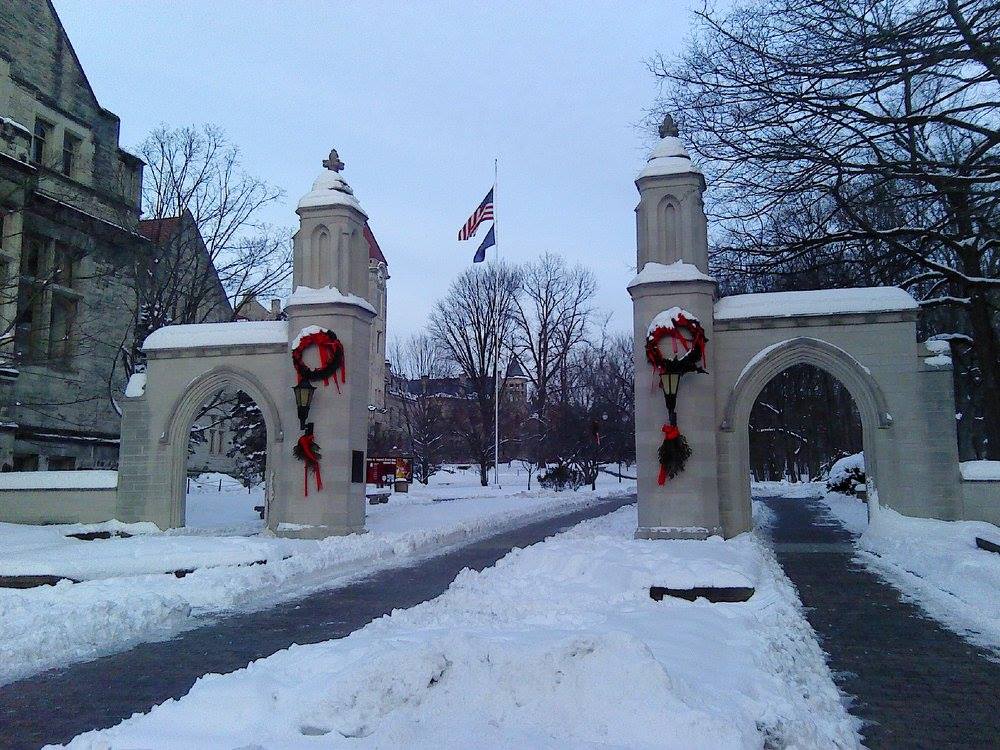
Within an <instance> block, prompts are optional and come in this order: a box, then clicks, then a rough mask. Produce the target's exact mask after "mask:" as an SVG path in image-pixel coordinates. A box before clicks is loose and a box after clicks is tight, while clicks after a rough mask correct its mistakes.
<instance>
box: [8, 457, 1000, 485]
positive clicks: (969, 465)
mask: <svg viewBox="0 0 1000 750" xmlns="http://www.w3.org/2000/svg"><path fill="white" fill-rule="evenodd" d="M958 467H959V469H961V471H962V479H964V480H965V481H966V482H1000V461H962V463H960V464H959V465H958ZM0 476H3V474H0Z"/></svg>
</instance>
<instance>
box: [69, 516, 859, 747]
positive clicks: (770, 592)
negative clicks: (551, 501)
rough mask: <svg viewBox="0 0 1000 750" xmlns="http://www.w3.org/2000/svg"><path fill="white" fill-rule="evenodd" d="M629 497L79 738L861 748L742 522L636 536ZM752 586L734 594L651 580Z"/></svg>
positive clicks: (790, 593)
mask: <svg viewBox="0 0 1000 750" xmlns="http://www.w3.org/2000/svg"><path fill="white" fill-rule="evenodd" d="M635 523H636V521H635V510H634V508H625V509H622V510H621V511H618V512H617V513H614V514H612V515H610V516H607V517H605V518H602V519H598V520H596V521H592V522H586V523H584V524H581V525H580V526H578V527H576V528H574V529H573V530H571V531H570V532H567V533H565V534H561V535H558V536H556V537H553V538H552V539H549V540H548V541H546V542H544V543H542V544H538V545H534V546H532V547H529V548H528V549H523V550H515V551H513V552H512V553H511V554H509V555H507V556H506V557H505V558H503V559H502V560H500V561H499V562H498V563H497V565H496V566H494V567H492V568H488V569H487V570H485V571H483V572H481V573H477V572H472V571H469V570H466V571H463V572H462V573H461V574H459V576H458V577H457V578H456V580H455V582H454V583H453V584H452V585H451V587H450V588H449V590H448V591H447V592H446V593H445V594H443V595H442V596H440V597H438V598H437V599H434V600H432V601H429V602H426V603H424V604H421V605H419V606H417V607H413V608H411V609H406V610H396V611H394V612H393V613H392V614H391V615H389V616H386V617H383V618H381V619H379V620H376V621H375V622H373V623H371V624H369V625H368V626H367V627H365V628H362V629H361V630H359V631H356V632H355V633H352V634H351V635H350V636H348V637H347V638H344V639H340V640H335V641H327V642H325V643H319V644H314V645H309V646H294V647H292V648H289V649H287V650H284V651H280V652H278V653H276V654H274V655H273V656H271V657H268V658H266V659H262V660H259V661H256V662H254V663H252V664H251V665H249V666H248V667H247V668H246V669H243V670H240V671H237V672H234V673H231V674H228V675H209V676H206V677H203V678H202V679H200V680H199V681H198V682H197V683H196V684H195V685H194V687H193V688H192V689H191V691H190V693H189V694H188V695H187V696H185V697H183V698H181V699H180V700H177V701H167V702H166V703H164V704H162V705H160V706H158V707H156V708H154V709H153V710H152V711H151V712H150V713H148V714H146V715H136V716H134V717H132V718H131V719H128V720H126V721H125V722H123V723H122V724H120V725H119V726H118V727H116V728H113V729H110V730H104V731H97V732H90V733H87V734H85V735H81V736H80V737H78V738H76V739H75V740H74V741H73V742H72V743H71V745H70V746H71V747H75V748H108V747H113V748H118V747H146V748H162V747H185V748H191V749H192V750H197V749H198V748H215V747H248V746H253V747H282V748H298V747H315V746H318V745H322V746H323V747H330V748H336V747H352V748H376V747H379V748H385V747H407V748H441V747H476V748H508V747H530V748H564V747H598V746H600V747H606V746H613V747H629V748H650V749H651V748H706V749H707V748H712V749H713V750H714V749H716V748H760V747H792V746H795V747H825V748H826V747H828V748H857V747H859V742H858V737H857V735H856V732H855V728H854V723H853V720H852V719H851V718H850V717H849V716H848V715H847V713H846V711H845V709H844V707H843V705H842V702H841V699H840V695H839V693H838V691H837V689H836V688H835V686H834V684H833V682H832V679H831V676H830V673H829V670H828V668H827V667H826V664H825V662H824V659H823V654H822V652H821V650H820V649H819V646H818V645H817V643H816V641H815V636H814V634H813V632H812V630H811V629H810V628H809V626H808V624H807V623H806V621H805V619H804V618H803V615H802V613H801V610H800V607H799V605H798V601H797V598H796V596H795V593H794V590H793V589H792V587H791V585H790V584H789V583H788V582H787V580H786V579H785V578H784V576H783V575H782V574H781V571H780V569H779V568H778V567H777V564H776V563H775V561H774V560H773V558H772V557H771V555H770V553H769V552H768V551H767V549H766V548H765V547H764V546H763V545H762V544H761V543H760V542H758V541H756V540H755V539H753V538H752V537H751V536H750V535H743V536H742V537H739V538H737V539H734V540H730V541H725V542H724V541H722V540H721V539H719V538H714V539H711V540H709V541H707V542H692V541H670V542H665V541H653V542H651V541H637V540H633V539H632V538H631V535H632V532H633V531H634V529H635ZM734 574H735V577H737V578H739V579H740V580H752V581H753V582H754V584H755V585H756V587H757V593H756V595H755V596H754V597H753V598H752V599H751V600H750V601H749V602H746V603H743V604H715V605H713V604H709V603H707V602H706V601H704V600H699V601H696V602H687V601H683V600H680V599H666V600H664V601H663V602H654V601H652V600H651V599H650V598H649V585H650V584H652V583H662V582H664V581H666V580H672V581H675V582H684V583H685V584H686V585H695V584H699V583H700V584H723V585H725V584H726V583H728V582H730V581H732V580H734Z"/></svg>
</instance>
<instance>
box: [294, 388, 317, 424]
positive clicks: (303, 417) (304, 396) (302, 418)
mask: <svg viewBox="0 0 1000 750" xmlns="http://www.w3.org/2000/svg"><path fill="white" fill-rule="evenodd" d="M292 392H293V393H294V394H295V409H296V411H297V412H298V415H299V427H300V428H301V429H302V430H305V429H306V421H307V420H308V419H309V409H310V408H311V407H312V400H313V394H314V393H315V392H316V386H314V385H313V384H312V383H310V382H309V381H308V380H306V379H303V380H302V381H301V382H300V383H299V384H298V385H293V386H292Z"/></svg>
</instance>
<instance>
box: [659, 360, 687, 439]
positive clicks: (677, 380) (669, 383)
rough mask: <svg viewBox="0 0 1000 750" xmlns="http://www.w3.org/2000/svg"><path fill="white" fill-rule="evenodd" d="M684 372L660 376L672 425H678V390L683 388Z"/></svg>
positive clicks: (665, 373)
mask: <svg viewBox="0 0 1000 750" xmlns="http://www.w3.org/2000/svg"><path fill="white" fill-rule="evenodd" d="M683 374H684V373H683V372H669V371H668V372H664V373H662V374H661V375H660V385H661V386H662V388H663V399H664V400H665V401H666V402H667V411H668V412H669V413H670V424H672V425H675V426H676V425H677V411H676V410H677V389H678V388H680V386H681V376H682V375H683Z"/></svg>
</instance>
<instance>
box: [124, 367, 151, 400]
mask: <svg viewBox="0 0 1000 750" xmlns="http://www.w3.org/2000/svg"><path fill="white" fill-rule="evenodd" d="M145 393H146V373H144V372H135V373H132V374H131V375H129V378H128V383H126V384H125V397H126V398H139V396H142V395H143V394H145Z"/></svg>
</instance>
